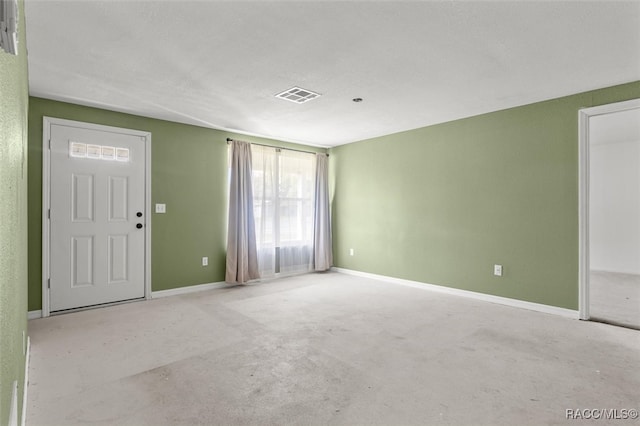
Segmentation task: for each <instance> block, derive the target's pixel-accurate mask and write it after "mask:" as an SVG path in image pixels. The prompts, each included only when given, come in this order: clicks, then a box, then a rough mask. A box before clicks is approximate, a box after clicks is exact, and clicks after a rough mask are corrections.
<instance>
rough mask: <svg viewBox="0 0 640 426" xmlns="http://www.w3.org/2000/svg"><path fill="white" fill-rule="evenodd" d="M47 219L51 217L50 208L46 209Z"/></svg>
mask: <svg viewBox="0 0 640 426" xmlns="http://www.w3.org/2000/svg"><path fill="white" fill-rule="evenodd" d="M47 219H51V209H49V210H47Z"/></svg>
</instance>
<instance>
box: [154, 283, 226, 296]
mask: <svg viewBox="0 0 640 426" xmlns="http://www.w3.org/2000/svg"><path fill="white" fill-rule="evenodd" d="M236 285H238V284H229V283H226V282H224V281H223V282H217V283H207V284H197V285H190V286H186V287H178V288H170V289H169V290H158V291H152V292H151V298H152V299H158V298H160V297H169V296H178V295H180V294H188V293H196V292H199V291H205V290H213V289H216V288H228V287H235V286H236Z"/></svg>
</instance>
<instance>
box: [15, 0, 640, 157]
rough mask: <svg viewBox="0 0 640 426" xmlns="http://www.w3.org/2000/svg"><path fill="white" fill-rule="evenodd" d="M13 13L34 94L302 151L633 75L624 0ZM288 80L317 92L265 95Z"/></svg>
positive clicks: (37, 0) (154, 6) (36, 0)
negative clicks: (22, 22) (303, 96)
mask: <svg viewBox="0 0 640 426" xmlns="http://www.w3.org/2000/svg"><path fill="white" fill-rule="evenodd" d="M26 18H27V37H28V39H27V47H28V50H29V80H30V81H29V83H30V91H31V94H32V95H34V96H40V97H44V98H50V99H57V100H62V101H68V102H73V103H78V104H83V105H90V106H97V107H101V108H106V109H110V110H116V111H123V112H128V113H133V114H139V115H143V116H148V117H154V118H161V119H166V120H172V121H178V122H183V123H189V124H195V125H199V126H205V127H212V128H217V129H225V130H231V131H235V132H239V133H244V134H251V135H258V136H264V137H269V138H274V139H280V140H285V141H292V142H299V143H305V144H309V145H319V146H335V145H339V144H344V143H349V142H353V141H357V140H361V139H365V138H370V137H375V136H380V135H385V134H389V133H394V132H399V131H403V130H409V129H413V128H418V127H423V126H426V125H431V124H435V123H440V122H444V121H450V120H454V119H458V118H462V117H468V116H472V115H477V114H481V113H485V112H489V111H496V110H500V109H505V108H509V107H513V106H518V105H523V104H527V103H532V102H536V101H540V100H544V99H550V98H555V97H559V96H564V95H568V94H573V93H578V92H582V91H586V90H591V89H596V88H601V87H606V86H611V85H615V84H620V83H626V82H630V81H636V80H640V2H637V1H633V2H610V1H601V2H580V1H571V2H546V1H538V2H456V1H446V2H433V1H431V2H424V1H423V2H420V1H414V2H403V1H390V2H373V1H343V2H334V1H331V2H329V1H297V2H277V1H256V2H246V1H232V2H222V1H195V2H191V1H161V0H156V1H94V0H84V1H69V0H65V1H49V0H47V1H45V0H26ZM293 86H299V87H302V88H304V89H310V90H313V91H316V92H318V93H320V94H322V96H321V97H320V98H318V99H315V100H312V101H310V102H307V103H304V104H295V103H292V102H288V101H284V100H281V99H277V98H275V97H274V95H275V94H277V93H280V92H282V91H284V90H286V89H289V88H291V87H293ZM355 97H361V98H363V99H364V101H363V102H360V103H354V102H352V99H353V98H355Z"/></svg>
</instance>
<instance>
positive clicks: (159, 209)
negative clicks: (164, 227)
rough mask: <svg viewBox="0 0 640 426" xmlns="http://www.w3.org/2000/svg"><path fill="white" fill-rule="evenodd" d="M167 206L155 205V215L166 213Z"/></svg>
mask: <svg viewBox="0 0 640 426" xmlns="http://www.w3.org/2000/svg"><path fill="white" fill-rule="evenodd" d="M166 212H167V205H166V204H156V213H166Z"/></svg>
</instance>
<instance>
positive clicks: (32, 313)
mask: <svg viewBox="0 0 640 426" xmlns="http://www.w3.org/2000/svg"><path fill="white" fill-rule="evenodd" d="M38 318H42V310H38V311H29V312H27V319H28V320H32V319H38Z"/></svg>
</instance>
